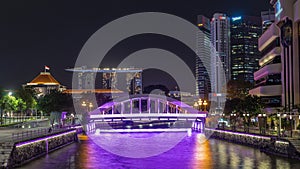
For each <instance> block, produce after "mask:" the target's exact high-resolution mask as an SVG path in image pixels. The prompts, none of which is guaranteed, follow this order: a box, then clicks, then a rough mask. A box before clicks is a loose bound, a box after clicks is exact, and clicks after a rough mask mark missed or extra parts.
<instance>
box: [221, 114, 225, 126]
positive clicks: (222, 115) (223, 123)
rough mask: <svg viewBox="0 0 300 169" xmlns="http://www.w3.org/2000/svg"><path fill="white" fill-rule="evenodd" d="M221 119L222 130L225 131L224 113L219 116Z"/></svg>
mask: <svg viewBox="0 0 300 169" xmlns="http://www.w3.org/2000/svg"><path fill="white" fill-rule="evenodd" d="M221 117H222V129H223V130H224V129H225V122H224V121H225V114H224V113H222V114H221Z"/></svg>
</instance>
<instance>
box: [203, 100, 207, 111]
mask: <svg viewBox="0 0 300 169" xmlns="http://www.w3.org/2000/svg"><path fill="white" fill-rule="evenodd" d="M203 105H204V111H206V106H207V102H206V100H204V102H203Z"/></svg>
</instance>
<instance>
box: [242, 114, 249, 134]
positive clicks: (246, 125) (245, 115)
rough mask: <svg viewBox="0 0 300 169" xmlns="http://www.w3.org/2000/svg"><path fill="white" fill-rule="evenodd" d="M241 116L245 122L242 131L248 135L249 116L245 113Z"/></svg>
mask: <svg viewBox="0 0 300 169" xmlns="http://www.w3.org/2000/svg"><path fill="white" fill-rule="evenodd" d="M243 116H244V119H245V122H244V131H245V132H246V133H249V127H250V126H249V125H250V123H249V116H250V114H249V113H247V114H245V113H244V114H243Z"/></svg>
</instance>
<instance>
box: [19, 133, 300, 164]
mask: <svg viewBox="0 0 300 169" xmlns="http://www.w3.org/2000/svg"><path fill="white" fill-rule="evenodd" d="M130 135H131V136H133V137H135V138H139V137H144V138H147V137H152V135H153V133H131V134H130ZM116 137H120V135H119V134H115V133H110V134H105V138H108V139H109V138H111V139H115V138H116ZM122 137H123V136H122ZM203 137H204V136H203V135H202V134H200V133H192V134H191V135H189V136H188V135H187V136H185V137H184V138H183V139H182V140H181V141H180V142H179V143H178V144H177V145H176V146H175V147H173V148H171V149H170V150H168V151H166V152H163V153H162V154H158V155H156V156H152V157H145V158H130V157H123V156H119V155H116V154H113V153H111V152H109V151H106V150H104V149H103V148H101V147H100V146H98V145H97V144H96V143H94V142H93V140H91V139H89V140H87V141H80V142H79V143H74V144H71V145H68V146H66V147H64V148H62V149H59V150H57V151H54V152H52V153H50V154H48V155H46V156H43V157H41V158H38V159H36V160H33V161H31V162H30V163H28V164H26V165H23V166H22V167H20V168H24V169H67V168H74V169H77V168H78V169H81V168H82V169H97V168H113V169H141V168H142V169H158V168H170V169H171V168H172V169H185V168H187V169H196V168H197V169H198V168H201V169H202V168H203V169H206V168H221V169H223V168H224V169H229V168H261V169H265V168H284V169H288V168H293V169H297V168H300V161H297V160H290V159H286V158H281V157H277V156H270V155H267V154H265V153H262V152H260V151H259V150H258V149H254V148H251V147H247V146H242V145H236V144H232V143H228V142H224V141H220V140H215V139H209V140H207V141H205V142H202V141H199V140H200V139H203ZM122 139H123V138H122ZM125 143H126V145H127V144H128V142H126V141H124V144H125ZM121 144H123V142H122V141H121ZM129 144H130V143H129ZM132 144H133V143H132ZM147 144H149V143H147ZM139 148H140V147H139V146H136V149H139ZM158 148H160V147H159V146H158ZM129 153H130V152H129ZM132 153H135V152H132Z"/></svg>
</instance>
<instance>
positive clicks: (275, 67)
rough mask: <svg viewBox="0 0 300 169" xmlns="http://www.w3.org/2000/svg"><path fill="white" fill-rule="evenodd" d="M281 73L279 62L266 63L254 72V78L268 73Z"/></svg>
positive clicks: (256, 78)
mask: <svg viewBox="0 0 300 169" xmlns="http://www.w3.org/2000/svg"><path fill="white" fill-rule="evenodd" d="M278 73H281V63H276V64H271V65H266V66H265V67H263V68H261V69H259V70H258V71H256V72H255V73H254V80H259V79H261V78H263V77H265V76H267V75H270V74H278Z"/></svg>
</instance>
